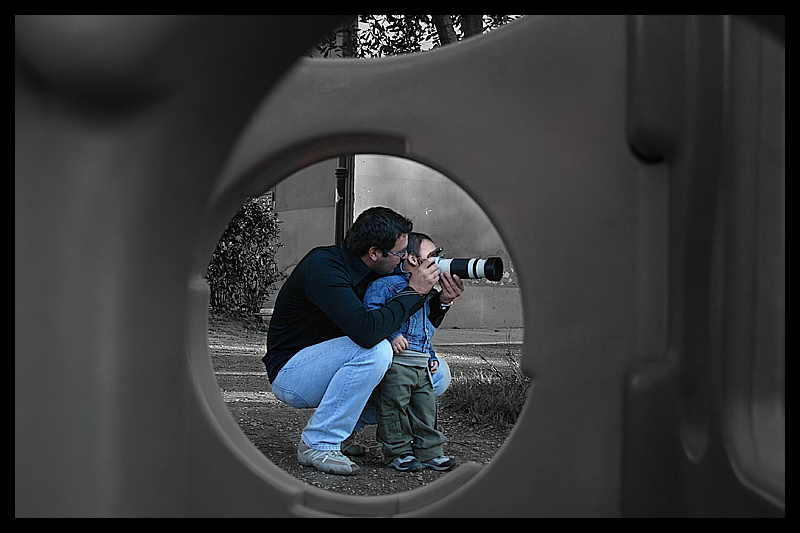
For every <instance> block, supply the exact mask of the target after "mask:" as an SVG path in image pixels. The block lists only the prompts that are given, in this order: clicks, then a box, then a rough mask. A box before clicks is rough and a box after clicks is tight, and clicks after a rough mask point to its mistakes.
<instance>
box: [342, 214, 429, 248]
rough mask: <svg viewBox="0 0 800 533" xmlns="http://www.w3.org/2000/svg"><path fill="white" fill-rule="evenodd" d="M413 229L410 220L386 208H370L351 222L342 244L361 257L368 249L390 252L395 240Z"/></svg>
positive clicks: (395, 242)
mask: <svg viewBox="0 0 800 533" xmlns="http://www.w3.org/2000/svg"><path fill="white" fill-rule="evenodd" d="M412 229H414V224H413V222H411V220H409V219H407V218H406V217H404V216H403V215H401V214H399V213H396V212H395V211H392V210H391V209H389V208H388V207H370V208H369V209H367V210H366V211H364V212H362V213H361V214H360V215H358V218H356V221H355V222H353V225H352V226H351V227H350V230H348V232H347V236H346V237H345V238H344V244H345V246H346V247H347V249H348V250H349V251H350V252H352V253H353V254H355V255H357V256H359V257H361V256H363V255H364V254H366V253H367V252H368V251H369V249H370V248H372V247H373V246H376V247H378V248H380V249H381V250H383V251H384V255H385V251H386V250H391V249H392V248H394V246H395V244H397V239H399V238H400V236H401V235H403V234H405V233H410V232H411V230H412Z"/></svg>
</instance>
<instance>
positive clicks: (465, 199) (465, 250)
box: [353, 155, 522, 328]
mask: <svg viewBox="0 0 800 533" xmlns="http://www.w3.org/2000/svg"><path fill="white" fill-rule="evenodd" d="M355 161H356V162H355V205H354V208H353V212H354V214H355V216H358V214H359V213H360V212H361V211H363V210H364V209H366V208H368V207H371V206H374V205H384V206H386V207H390V208H392V209H394V210H395V211H398V212H400V213H403V214H404V215H406V216H408V217H410V218H411V219H412V220H413V221H414V229H415V230H416V231H420V232H422V233H426V234H428V235H430V236H431V238H433V240H434V241H435V242H436V243H437V244H438V245H439V246H442V247H443V248H444V251H445V255H446V256H447V257H477V258H486V257H491V256H498V257H502V259H503V263H504V267H505V274H504V276H503V279H502V280H501V281H499V282H490V281H486V280H468V281H466V285H467V290H466V291H464V294H463V296H462V298H461V299H460V300H459V302H458V303H457V304H456V305H455V306H453V309H452V310H451V311H450V312H449V313H448V317H447V320H446V321H445V322H444V323H443V324H442V327H460V328H509V327H522V300H521V298H520V293H519V286H518V284H517V275H516V272H515V268H514V265H513V264H512V263H511V259H510V257H509V255H508V251H507V247H506V245H505V244H504V242H503V239H502V237H501V236H500V234H499V233H498V232H497V230H496V229H495V227H494V224H492V222H491V220H490V219H489V217H488V216H487V215H486V213H485V212H484V210H483V209H482V208H481V207H480V206H479V205H478V203H477V202H476V201H475V200H473V199H472V197H471V196H469V194H467V192H466V191H465V190H464V189H462V188H461V187H460V186H459V185H458V184H456V183H455V182H454V181H453V180H452V179H450V178H449V177H447V176H445V175H444V174H441V173H439V172H437V171H436V170H433V169H432V168H430V167H428V166H426V165H422V164H420V163H417V162H415V161H411V160H409V159H403V158H399V157H389V156H381V155H358V156H356V158H355Z"/></svg>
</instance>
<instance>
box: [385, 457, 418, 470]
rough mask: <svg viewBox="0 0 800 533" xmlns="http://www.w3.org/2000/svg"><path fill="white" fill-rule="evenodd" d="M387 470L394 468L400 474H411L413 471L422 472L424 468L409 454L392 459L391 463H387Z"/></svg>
mask: <svg viewBox="0 0 800 533" xmlns="http://www.w3.org/2000/svg"><path fill="white" fill-rule="evenodd" d="M389 468H394V469H395V470H399V471H400V472H413V471H414V470H422V469H423V468H424V467H423V466H422V463H420V462H419V461H418V460H417V458H416V457H414V456H413V455H411V454H410V453H409V454H406V455H403V456H401V457H395V458H394V459H392V462H391V463H389Z"/></svg>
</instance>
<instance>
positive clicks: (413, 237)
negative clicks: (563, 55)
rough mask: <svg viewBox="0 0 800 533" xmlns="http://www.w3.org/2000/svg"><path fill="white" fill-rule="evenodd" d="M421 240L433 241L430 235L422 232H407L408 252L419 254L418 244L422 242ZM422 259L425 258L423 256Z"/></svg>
mask: <svg viewBox="0 0 800 533" xmlns="http://www.w3.org/2000/svg"><path fill="white" fill-rule="evenodd" d="M422 241H431V242H433V239H431V238H430V237H428V236H427V235H425V234H424V233H418V232H413V231H412V232H411V233H409V234H408V248H406V250H407V251H408V253H410V254H414V255H416V256H419V246H420V244H422ZM423 259H425V258H423Z"/></svg>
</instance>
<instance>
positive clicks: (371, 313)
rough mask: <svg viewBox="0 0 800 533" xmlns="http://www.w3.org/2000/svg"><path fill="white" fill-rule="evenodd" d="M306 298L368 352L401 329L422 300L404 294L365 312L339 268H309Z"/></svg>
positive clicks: (336, 266)
mask: <svg viewBox="0 0 800 533" xmlns="http://www.w3.org/2000/svg"><path fill="white" fill-rule="evenodd" d="M306 295H307V296H308V299H309V300H311V302H312V303H314V305H316V306H317V307H319V308H320V309H321V310H322V312H323V313H325V314H326V315H327V316H328V318H330V319H331V320H332V321H333V323H334V324H336V325H337V326H338V327H339V329H341V330H342V332H343V333H344V334H345V335H347V336H348V337H350V339H352V340H353V342H355V343H356V344H358V345H359V346H362V347H364V348H371V347H373V346H375V345H376V344H378V343H379V342H380V341H382V340H383V339H385V338H387V337H389V335H390V334H392V333H394V332H395V331H397V330H398V329H399V328H400V325H401V324H402V323H403V322H405V321H406V320H407V319H408V317H409V316H411V315H412V314H413V313H414V312H415V311H416V310H417V309H419V308H420V306H421V305H422V303H423V301H424V298H423V297H422V296H420V295H419V294H417V293H416V292H414V291H403V292H401V293H400V294H398V295H397V296H395V297H394V298H393V299H392V300H391V301H389V302H387V303H386V304H385V305H383V306H381V307H378V308H375V309H371V310H369V309H367V308H366V307H365V306H364V304H363V303H362V302H361V300H359V299H358V297H357V296H356V294H355V292H353V287H352V283H351V280H350V277H349V274H348V273H347V272H346V270H345V269H344V267H342V266H340V265H331V264H324V265H322V264H321V265H319V268H315V267H314V266H313V265H312V267H311V268H309V274H308V275H307V277H306Z"/></svg>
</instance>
